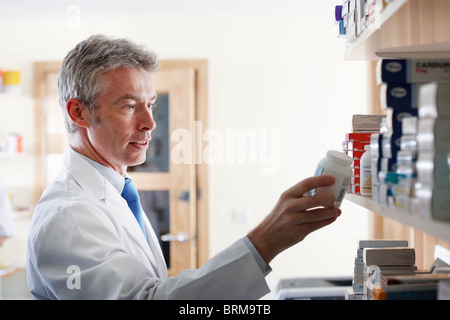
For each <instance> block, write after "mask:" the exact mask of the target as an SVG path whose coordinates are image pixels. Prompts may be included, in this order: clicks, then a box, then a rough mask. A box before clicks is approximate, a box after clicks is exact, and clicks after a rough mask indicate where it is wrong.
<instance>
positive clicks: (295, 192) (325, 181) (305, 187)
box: [285, 176, 336, 198]
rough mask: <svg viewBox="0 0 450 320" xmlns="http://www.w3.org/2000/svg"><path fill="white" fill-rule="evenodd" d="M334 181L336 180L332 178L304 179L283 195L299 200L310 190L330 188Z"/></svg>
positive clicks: (316, 177)
mask: <svg viewBox="0 0 450 320" xmlns="http://www.w3.org/2000/svg"><path fill="white" fill-rule="evenodd" d="M335 181H336V180H335V178H334V177H333V176H315V177H309V178H306V179H305V180H302V181H300V182H299V183H297V184H296V185H294V186H293V187H291V188H290V189H288V190H287V191H286V192H285V195H287V196H290V197H294V198H299V197H301V196H303V194H304V193H306V192H308V191H310V190H312V189H316V188H320V187H327V186H331V185H333V184H334V182H335Z"/></svg>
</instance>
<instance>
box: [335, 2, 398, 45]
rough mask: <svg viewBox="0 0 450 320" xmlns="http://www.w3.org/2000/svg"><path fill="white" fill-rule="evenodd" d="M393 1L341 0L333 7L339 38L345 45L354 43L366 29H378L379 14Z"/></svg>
mask: <svg viewBox="0 0 450 320" xmlns="http://www.w3.org/2000/svg"><path fill="white" fill-rule="evenodd" d="M394 1H395V0H343V1H342V5H337V6H336V7H335V20H336V24H338V25H339V28H338V30H339V34H338V35H339V37H341V38H345V39H346V43H347V44H349V43H352V42H354V41H355V40H356V39H357V38H358V37H359V36H360V35H361V33H362V32H363V31H364V30H366V29H367V28H374V29H377V28H379V27H380V22H381V18H380V15H381V12H382V11H383V9H384V8H385V7H386V6H387V5H388V4H389V3H391V2H394Z"/></svg>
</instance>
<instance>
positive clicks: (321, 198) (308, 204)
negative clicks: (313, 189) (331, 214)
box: [286, 193, 336, 212]
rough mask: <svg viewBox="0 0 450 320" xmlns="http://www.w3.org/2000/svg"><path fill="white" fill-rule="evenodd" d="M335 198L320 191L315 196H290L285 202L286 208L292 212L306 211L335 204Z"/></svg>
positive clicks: (330, 206)
mask: <svg viewBox="0 0 450 320" xmlns="http://www.w3.org/2000/svg"><path fill="white" fill-rule="evenodd" d="M335 202H336V198H335V197H334V196H333V195H331V194H326V193H321V194H318V195H317V196H315V197H301V198H290V199H289V200H288V202H287V203H286V209H288V210H289V211H294V212H302V211H307V210H309V209H312V208H316V207H329V208H332V207H334V206H335Z"/></svg>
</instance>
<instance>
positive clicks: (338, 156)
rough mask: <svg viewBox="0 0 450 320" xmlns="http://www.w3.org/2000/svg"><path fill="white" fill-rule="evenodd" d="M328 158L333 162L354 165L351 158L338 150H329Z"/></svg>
mask: <svg viewBox="0 0 450 320" xmlns="http://www.w3.org/2000/svg"><path fill="white" fill-rule="evenodd" d="M327 157H328V158H330V159H331V160H333V161H336V162H337V163H339V164H342V165H346V166H351V165H352V163H353V159H352V158H350V157H349V156H348V155H346V154H344V153H342V152H339V151H336V150H328V151H327Z"/></svg>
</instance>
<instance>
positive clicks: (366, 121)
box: [342, 114, 384, 195]
mask: <svg viewBox="0 0 450 320" xmlns="http://www.w3.org/2000/svg"><path fill="white" fill-rule="evenodd" d="M383 118H384V116H383V115H364V114H356V115H353V119H352V127H353V128H352V129H353V130H352V132H350V133H347V134H346V135H345V141H344V142H343V144H342V149H343V151H344V153H345V154H347V155H348V156H349V157H350V158H352V159H353V164H352V169H353V176H352V181H351V183H350V184H349V189H348V190H347V192H348V193H353V194H357V195H361V183H360V182H361V158H362V156H363V154H364V152H365V150H364V148H365V146H367V145H370V140H371V136H372V134H375V133H378V132H379V128H380V123H381V121H382V119H383Z"/></svg>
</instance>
